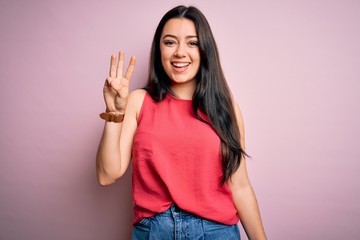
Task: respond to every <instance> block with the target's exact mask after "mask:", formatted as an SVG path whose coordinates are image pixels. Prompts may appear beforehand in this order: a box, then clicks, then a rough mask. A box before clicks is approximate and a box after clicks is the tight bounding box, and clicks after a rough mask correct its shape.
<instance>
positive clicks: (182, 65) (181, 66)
mask: <svg viewBox="0 0 360 240" xmlns="http://www.w3.org/2000/svg"><path fill="white" fill-rule="evenodd" d="M171 65H172V66H173V67H174V70H175V71H176V72H184V71H186V69H188V67H189V65H190V63H189V62H172V63H171Z"/></svg>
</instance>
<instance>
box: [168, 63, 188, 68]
mask: <svg viewBox="0 0 360 240" xmlns="http://www.w3.org/2000/svg"><path fill="white" fill-rule="evenodd" d="M172 65H173V66H174V67H186V66H188V65H189V63H173V64H172Z"/></svg>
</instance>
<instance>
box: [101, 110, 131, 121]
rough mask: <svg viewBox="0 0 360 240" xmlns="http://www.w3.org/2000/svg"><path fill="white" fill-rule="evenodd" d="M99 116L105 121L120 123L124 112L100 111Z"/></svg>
mask: <svg viewBox="0 0 360 240" xmlns="http://www.w3.org/2000/svg"><path fill="white" fill-rule="evenodd" d="M99 116H100V118H101V119H103V120H105V121H108V122H115V123H120V122H122V121H123V120H124V116H125V113H119V112H103V113H100V114H99Z"/></svg>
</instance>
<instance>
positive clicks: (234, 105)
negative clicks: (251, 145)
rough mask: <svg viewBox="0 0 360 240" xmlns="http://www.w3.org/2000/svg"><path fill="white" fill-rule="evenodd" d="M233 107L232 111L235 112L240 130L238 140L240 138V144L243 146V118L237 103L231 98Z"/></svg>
mask: <svg viewBox="0 0 360 240" xmlns="http://www.w3.org/2000/svg"><path fill="white" fill-rule="evenodd" d="M233 108H234V112H235V116H236V122H237V125H238V127H239V131H240V138H241V139H240V140H241V145H242V146H243V147H244V145H245V144H244V142H245V140H244V139H245V127H244V119H243V116H242V113H241V110H240V107H239V105H238V104H237V103H236V102H235V100H233Z"/></svg>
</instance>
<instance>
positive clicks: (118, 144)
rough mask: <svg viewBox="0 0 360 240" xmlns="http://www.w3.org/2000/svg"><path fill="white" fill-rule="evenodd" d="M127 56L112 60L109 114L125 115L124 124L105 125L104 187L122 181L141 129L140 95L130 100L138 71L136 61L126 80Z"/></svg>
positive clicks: (99, 162) (99, 166) (100, 163)
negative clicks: (131, 84)
mask: <svg viewBox="0 0 360 240" xmlns="http://www.w3.org/2000/svg"><path fill="white" fill-rule="evenodd" d="M123 64H124V54H123V53H122V52H120V53H119V62H118V64H117V66H116V57H115V56H111V64H110V74H109V77H108V78H107V79H106V81H105V85H104V90H103V92H104V99H105V103H106V111H107V112H110V113H113V114H122V113H125V117H124V121H123V122H122V123H114V122H105V126H104V130H103V134H102V137H101V140H100V144H99V148H98V152H97V156H96V170H97V176H98V181H99V183H100V184H101V185H109V184H111V183H113V182H115V180H116V179H118V178H119V177H121V176H122V175H123V174H124V173H125V171H126V169H127V168H128V166H129V162H130V159H131V148H132V141H133V137H134V134H135V131H136V128H137V112H138V111H139V109H140V107H139V103H138V102H139V101H137V99H138V98H139V97H141V96H140V95H141V94H139V92H137V91H135V92H133V93H132V94H130V96H129V97H128V95H129V94H128V92H129V81H130V79H131V75H132V72H133V70H134V67H135V58H134V57H132V58H131V60H130V64H129V66H128V69H127V71H126V73H125V76H124V77H123V76H122V70H123Z"/></svg>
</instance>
